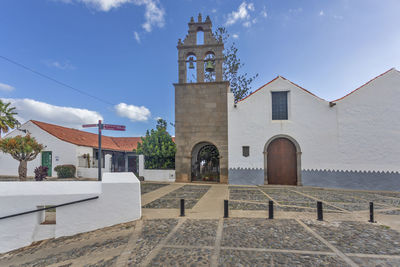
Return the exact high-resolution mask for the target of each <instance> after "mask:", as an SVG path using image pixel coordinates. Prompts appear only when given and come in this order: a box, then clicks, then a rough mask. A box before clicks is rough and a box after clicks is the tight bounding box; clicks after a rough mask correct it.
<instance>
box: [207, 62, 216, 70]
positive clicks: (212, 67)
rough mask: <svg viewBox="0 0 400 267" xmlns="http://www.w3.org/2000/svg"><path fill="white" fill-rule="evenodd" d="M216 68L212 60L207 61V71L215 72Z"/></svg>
mask: <svg viewBox="0 0 400 267" xmlns="http://www.w3.org/2000/svg"><path fill="white" fill-rule="evenodd" d="M214 70H215V67H214V64H213V62H212V61H211V60H209V61H207V65H206V71H208V72H213V71H214Z"/></svg>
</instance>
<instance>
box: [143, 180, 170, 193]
mask: <svg viewBox="0 0 400 267" xmlns="http://www.w3.org/2000/svg"><path fill="white" fill-rule="evenodd" d="M167 185H169V184H153V183H143V182H142V183H140V192H141V194H142V195H143V194H146V193H149V192H151V191H154V190H157V189H160V188H161V187H164V186H167Z"/></svg>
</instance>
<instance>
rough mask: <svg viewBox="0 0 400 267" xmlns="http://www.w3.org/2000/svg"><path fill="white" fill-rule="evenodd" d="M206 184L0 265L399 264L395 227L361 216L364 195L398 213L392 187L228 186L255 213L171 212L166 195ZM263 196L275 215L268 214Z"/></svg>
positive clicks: (381, 209)
mask: <svg viewBox="0 0 400 267" xmlns="http://www.w3.org/2000/svg"><path fill="white" fill-rule="evenodd" d="M167 185H168V184H167ZM164 186H165V184H161V183H160V184H156V183H152V184H150V183H148V184H146V183H143V185H142V189H143V190H146V193H143V194H144V195H145V194H147V193H148V192H152V194H153V193H154V192H158V191H157V190H160V191H159V192H161V191H162V190H163V189H162V188H164ZM211 187H212V185H191V184H190V185H184V186H183V187H180V188H178V189H176V190H174V191H172V192H171V190H169V191H166V190H164V191H162V192H164V193H163V194H164V195H162V194H161V195H160V197H159V198H158V199H156V200H155V201H152V202H151V203H149V204H147V205H146V208H145V209H143V216H144V217H143V219H142V220H139V221H136V222H131V223H126V224H120V225H115V226H112V227H108V228H104V229H100V230H97V231H93V232H89V233H83V234H79V235H75V236H72V237H63V238H57V239H50V240H45V241H42V242H38V243H36V244H32V245H31V246H28V247H25V248H21V249H18V250H15V251H12V252H9V253H5V254H0V266H34V267H40V266H54V267H55V266H57V267H61V266H65V267H66V266H400V232H399V229H397V230H396V229H393V228H391V227H388V226H385V225H383V224H380V223H379V222H378V223H368V222H367V220H366V219H364V218H367V217H368V212H367V210H368V208H369V206H368V202H369V201H374V202H375V200H378V201H377V202H376V204H375V206H376V208H377V217H378V220H380V219H381V217H379V216H387V217H389V218H394V220H399V219H400V209H399V208H398V206H397V202H396V201H397V200H400V194H397V193H389V192H383V193H381V192H361V191H358V192H352V191H337V190H328V189H326V190H321V189H311V188H296V187H285V188H279V187H245V186H241V187H235V186H229V199H230V200H231V201H229V207H230V209H232V212H233V211H237V212H240V211H243V212H253V213H255V214H261V217H258V218H257V217H254V218H251V217H234V216H233V215H232V216H233V217H232V216H231V218H222V213H221V216H219V217H218V218H214V219H199V218H192V217H190V213H188V215H187V216H186V217H179V216H178V215H177V213H176V212H175V213H174V212H173V211H175V210H176V209H178V207H179V206H178V204H177V202H174V201H177V200H178V199H179V198H185V200H186V201H187V202H189V203H190V201H193V203H191V204H189V205H188V207H187V208H188V209H189V210H190V208H193V207H194V205H195V204H196V203H197V202H198V201H199V200H200V199H202V197H204V195H205V194H206V193H207V192H208V190H209V189H210V188H211ZM167 192H168V193H167ZM271 199H272V200H273V201H274V202H275V208H276V212H277V213H276V215H277V216H276V217H277V218H275V219H273V220H268V219H266V211H267V209H268V201H269V200H271ZM317 200H322V201H324V211H325V212H327V213H328V214H327V215H326V216H327V217H328V218H325V220H324V221H317V220H316V219H315V217H316V216H315V207H314V205H315V202H316V201H317ZM357 200H358V201H357ZM379 200H380V201H379ZM364 205H365V206H364ZM212 208H213V207H210V209H212ZM166 209H167V210H170V211H171V212H170V213H169V214H170V215H169V217H168V218H161V217H160V218H151V219H149V218H147V217H146V216H147V215H146V214H147V213H148V212H153V211H155V212H156V211H157V210H160V211H162V210H166ZM264 211H265V212H264ZM257 212H258V213H257ZM306 213H307V214H311V215H312V216H311V215H310V216H308V217H307V216H305V215H304V214H306ZM250 214H252V213H250ZM293 214H295V216H292V215H293ZM253 215H254V214H253ZM286 215H287V216H286ZM300 215H302V216H303V217H301V216H300ZM257 216H258V215H257ZM285 216H286V217H285ZM357 216H361V217H360V218H361V219H359V217H357ZM382 219H383V217H382Z"/></svg>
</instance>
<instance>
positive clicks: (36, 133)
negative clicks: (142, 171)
mask: <svg viewBox="0 0 400 267" xmlns="http://www.w3.org/2000/svg"><path fill="white" fill-rule="evenodd" d="M28 133H29V134H30V135H31V136H32V137H34V138H35V139H36V140H37V141H38V142H39V143H41V144H43V145H44V146H45V148H44V150H43V152H42V153H41V154H40V155H38V156H37V158H36V159H35V160H33V161H30V162H28V176H34V169H35V168H36V167H38V166H41V165H43V166H47V167H49V176H52V177H56V176H57V174H56V173H55V171H54V168H55V167H56V166H58V165H64V164H72V165H75V166H76V168H77V174H76V175H77V176H78V177H84V178H97V175H98V170H97V166H98V165H97V153H98V135H97V134H93V133H89V132H84V131H80V130H77V129H72V128H66V127H62V126H59V125H54V124H49V123H44V122H40V121H35V120H30V121H28V122H26V123H24V124H23V125H22V126H21V127H20V128H19V129H16V130H14V131H12V132H11V133H9V134H8V135H6V136H5V138H7V137H13V136H17V135H25V134H28ZM140 141H141V139H140V137H109V136H102V151H103V153H102V155H103V157H102V158H103V159H102V162H103V164H102V165H103V166H102V167H103V172H125V171H129V172H135V173H137V156H136V155H135V154H134V153H133V152H132V151H133V149H136V147H137V143H138V142H140ZM18 165H19V162H18V161H16V160H15V159H13V158H12V157H11V156H10V155H8V154H4V153H2V152H0V175H1V176H18Z"/></svg>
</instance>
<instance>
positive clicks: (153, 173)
mask: <svg viewBox="0 0 400 267" xmlns="http://www.w3.org/2000/svg"><path fill="white" fill-rule="evenodd" d="M139 176H143V177H144V180H145V181H155V182H175V170H149V169H145V168H144V155H139Z"/></svg>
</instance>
